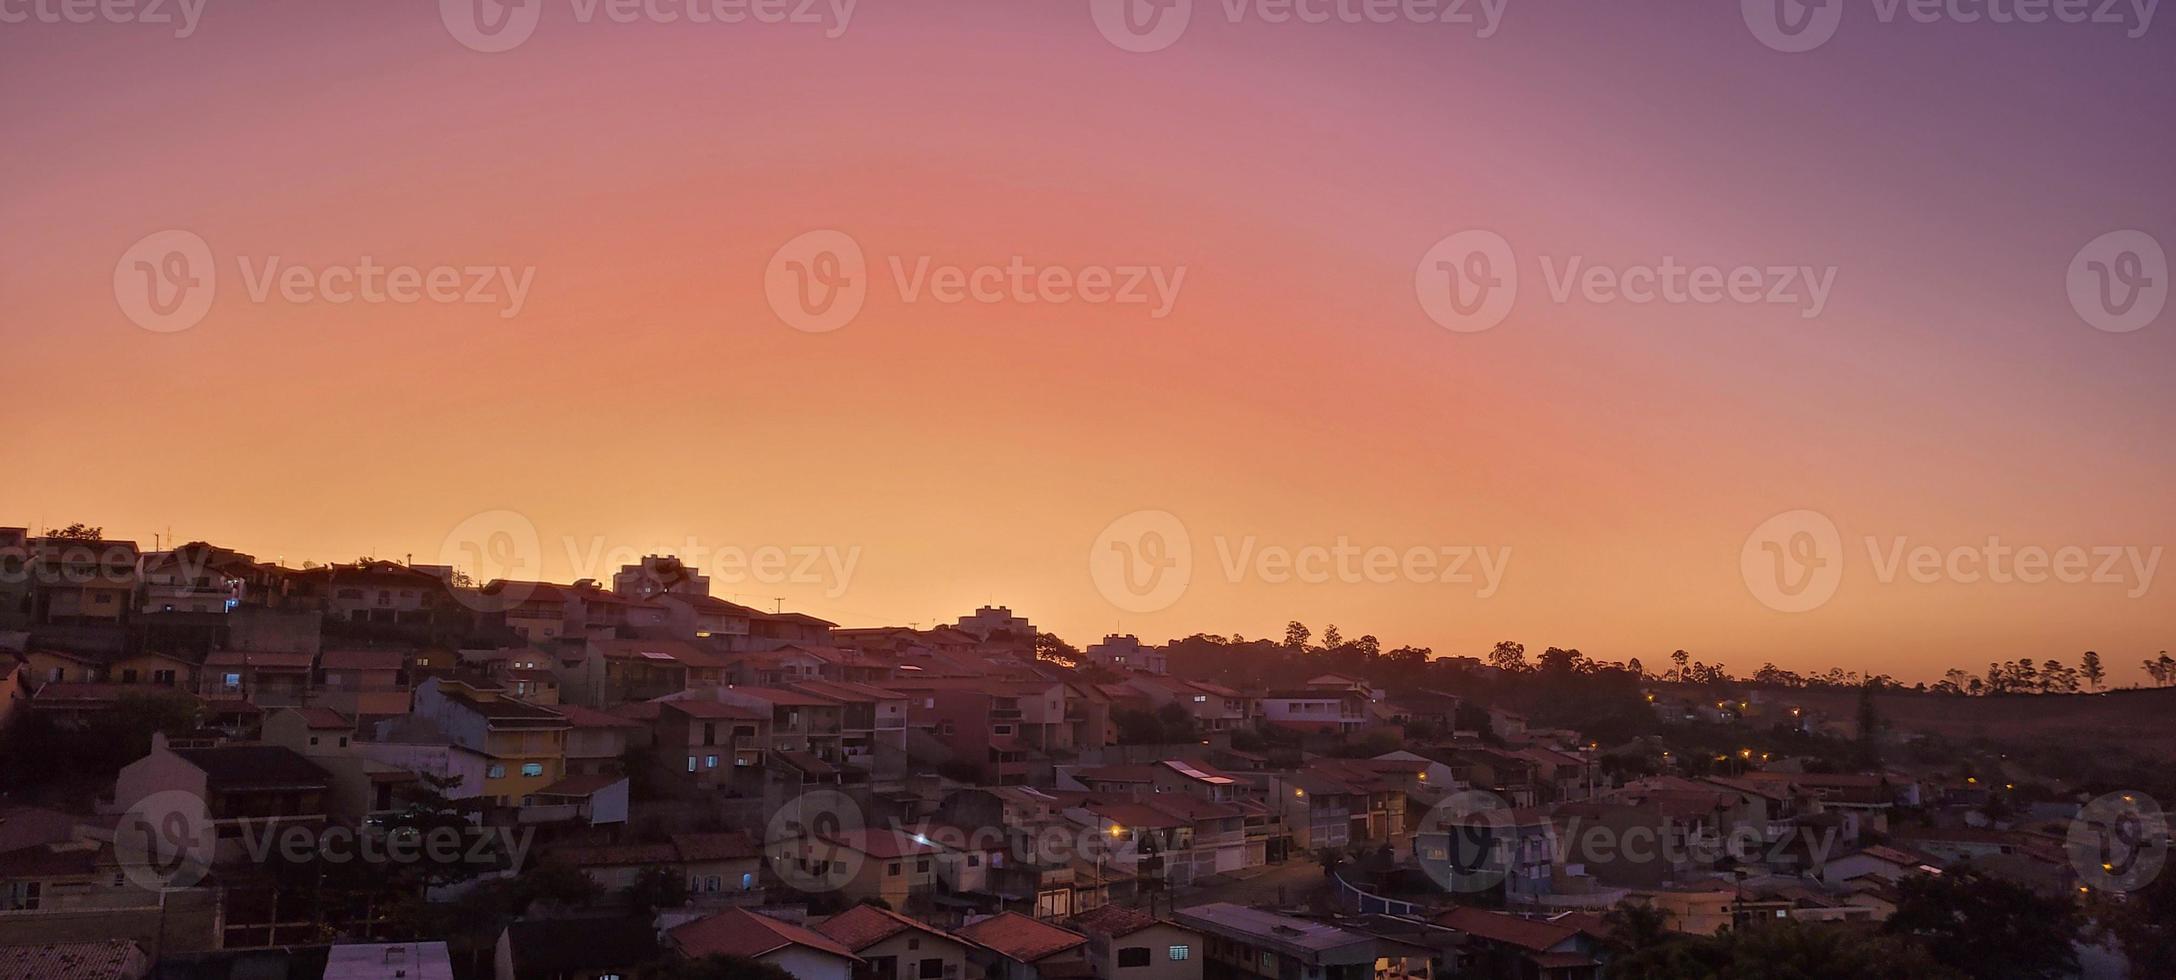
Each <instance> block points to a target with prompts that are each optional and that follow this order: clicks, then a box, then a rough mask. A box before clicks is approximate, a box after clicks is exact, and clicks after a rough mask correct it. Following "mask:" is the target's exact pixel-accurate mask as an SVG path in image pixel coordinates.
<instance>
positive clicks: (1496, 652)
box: [1488, 640, 1526, 673]
mask: <svg viewBox="0 0 2176 980" xmlns="http://www.w3.org/2000/svg"><path fill="white" fill-rule="evenodd" d="M1488 665H1489V666H1491V667H1494V668H1496V669H1497V670H1501V671H1506V672H1509V673H1517V672H1520V671H1523V670H1525V669H1526V644H1524V643H1514V642H1512V641H1510V640H1505V641H1503V642H1501V643H1498V644H1496V647H1495V649H1492V650H1490V651H1489V652H1488Z"/></svg>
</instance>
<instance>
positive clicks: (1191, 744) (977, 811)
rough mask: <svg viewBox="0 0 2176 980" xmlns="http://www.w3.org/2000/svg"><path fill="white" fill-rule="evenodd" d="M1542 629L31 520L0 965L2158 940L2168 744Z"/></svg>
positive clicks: (4, 648)
mask: <svg viewBox="0 0 2176 980" xmlns="http://www.w3.org/2000/svg"><path fill="white" fill-rule="evenodd" d="M1513 646H1515V645H1507V646H1505V647H1499V649H1498V650H1497V651H1494V652H1493V653H1492V654H1491V655H1490V656H1489V657H1488V658H1487V659H1486V660H1483V659H1482V658H1477V657H1449V656H1435V655H1434V654H1433V652H1432V651H1424V650H1417V649H1413V648H1400V649H1397V650H1390V651H1384V650H1382V649H1381V648H1380V645H1379V644H1377V643H1376V641H1375V640H1374V638H1373V637H1361V638H1359V639H1357V640H1349V641H1348V640H1346V639H1344V638H1343V637H1341V636H1337V635H1336V631H1335V628H1334V627H1333V628H1331V629H1329V630H1326V631H1325V632H1324V635H1323V636H1322V637H1321V638H1320V640H1319V641H1317V639H1316V638H1315V637H1314V636H1313V634H1312V631H1310V630H1307V629H1306V628H1305V627H1301V626H1300V625H1299V624H1297V623H1295V624H1293V629H1292V631H1290V632H1288V634H1287V636H1286V637H1285V638H1284V639H1283V640H1282V641H1281V642H1277V641H1269V640H1255V641H1247V640H1245V639H1243V638H1239V637H1210V636H1197V637H1192V638H1187V639H1184V640H1176V641H1172V642H1170V643H1165V644H1155V643H1149V642H1144V641H1142V640H1140V639H1138V638H1136V637H1134V636H1128V635H1109V636H1104V637H1102V638H1101V639H1100V640H1097V641H1096V642H1093V643H1088V644H1085V645H1082V646H1079V647H1075V646H1074V645H1072V644H1069V643H1067V642H1066V641H1064V640H1063V639H1060V638H1058V637H1056V636H1053V635H1051V634H1050V633H1048V632H1045V631H1041V630H1038V628H1037V627H1036V626H1035V625H1034V624H1033V623H1032V622H1031V621H1030V620H1029V618H1028V617H1026V616H1024V615H1021V614H1020V613H1018V612H1016V611H1014V610H1012V609H1009V608H1006V607H1004V606H997V605H992V606H984V607H982V608H978V609H975V610H973V611H971V612H967V613H965V614H963V615H959V616H958V617H957V618H956V621H954V622H952V623H950V624H946V625H938V626H934V627H921V626H916V625H881V624H876V625H872V624H861V625H853V626H847V625H841V624H839V623H834V622H830V621H827V620H825V619H823V618H820V617H817V616H814V615H809V614H805V613H800V612H794V611H790V610H785V609H783V608H774V609H772V610H769V611H766V610H763V609H759V608H753V607H751V606H747V605H742V604H739V603H736V602H731V601H727V600H726V599H725V598H721V597H720V596H718V595H714V594H713V593H712V589H711V583H710V581H709V580H708V579H707V578H706V577H705V576H704V575H702V574H701V573H700V572H699V571H697V570H696V569H693V568H690V567H688V566H687V565H684V564H683V563H682V562H681V561H679V560H677V559H675V558H673V557H669V556H650V557H646V558H643V559H642V560H641V561H640V562H639V563H636V564H630V565H627V566H626V567H624V568H620V569H618V570H617V571H616V572H615V573H614V574H612V576H611V580H610V581H609V582H602V581H589V580H585V581H577V582H570V583H555V582H531V581H503V580H500V581H488V582H474V581H470V580H469V579H468V577H467V576H465V575H463V574H461V573H460V572H458V571H456V570H455V569H452V568H449V567H444V566H431V565H421V564H414V563H412V562H409V561H392V560H367V559H366V560H359V561H355V562H349V563H334V564H310V565H306V566H304V567H301V568H288V567H283V566H281V565H280V564H278V563H274V562H265V561H261V560H259V559H258V558H256V557H254V556H252V555H248V554H242V553H238V552H236V551H233V550H229V549H225V548H221V547H217V546H214V545H211V544H207V543H202V542H196V543H189V544H184V545H180V546H178V547H174V548H172V549H171V550H159V549H156V548H153V549H144V548H141V547H140V546H139V544H138V543H137V542H132V541H125V540H109V539H107V538H105V537H104V536H103V535H102V533H101V532H100V531H99V530H98V529H96V528H86V527H83V526H80V525H78V526H75V527H72V528H69V529H68V530H66V531H65V532H60V533H44V534H38V535H33V534H31V533H30V531H29V530H28V529H25V528H0V789H4V791H5V792H4V795H0V978H8V980H14V978H46V977H68V978H84V980H140V978H146V977H159V978H189V980H196V978H207V980H209V978H222V980H223V978H242V977H250V978H310V980H315V978H319V977H323V978H327V980H335V978H337V980H362V978H371V980H376V978H385V980H392V978H396V977H403V978H416V980H451V978H456V977H459V978H463V980H469V978H493V980H532V978H535V980H546V978H570V977H571V978H590V980H598V978H615V980H633V978H690V977H768V978H774V980H775V978H780V977H790V978H793V980H1034V978H1051V980H1060V978H1065V980H1075V978H1081V980H1085V978H1094V980H1205V978H1206V980H1246V978H1260V980H1453V978H1469V977H1470V978H1507V980H1514V978H1515V980H1540V978H1547V980H1599V978H1608V977H1652V976H1673V975H1692V974H1690V973H1687V972H1683V969H1681V968H1679V967H1675V966H1672V964H1673V963H1680V962H1692V961H1693V960H1700V961H1702V962H1706V963H1709V964H1711V965H1712V964H1715V963H1728V962H1730V961H1731V960H1730V958H1731V957H1734V956H1745V957H1759V958H1765V959H1776V958H1779V957H1783V956H1786V955H1793V956H1796V955H1815V953H1818V955H1820V956H1827V957H1833V958H1834V959H1831V960H1823V961H1822V962H1845V963H1859V964H1863V965H1864V972H1860V973H1857V974H1856V975H1863V976H1915V977H1916V976H1947V975H1960V976H2012V975H2015V976H2076V975H2092V976H2122V975H2125V973H2124V972H2123V971H2124V970H2125V961H2126V959H2127V958H2128V959H2129V960H2131V961H2132V963H2133V964H2134V965H2133V967H2132V969H2133V972H2131V973H2130V974H2129V975H2133V976H2154V975H2164V976H2165V975H2167V974H2165V973H2155V972H2153V970H2154V969H2155V967H2154V966H2152V965H2151V964H2153V963H2156V962H2162V961H2155V960H2151V959H2150V958H2149V957H2151V956H2154V955H2161V956H2166V955H2168V950H2169V945H2168V943H2169V941H2170V940H2169V937H2168V936H2167V934H2166V930H2167V929H2168V922H2167V920H2166V919H2165V918H2162V917H2161V915H2160V914H2159V912H2160V910H2165V909H2166V908H2167V906H2166V905H2165V904H2159V905H2156V904H2154V903H2166V902H2167V901H2168V897H2167V885H2166V883H2165V881H2162V880H2161V878H2160V876H2159V874H2158V872H2159V870H2160V864H2161V859H2162V857H2163V856H2165V854H2166V851H2167V844H2168V830H2167V826H2166V824H2165V822H2164V821H2162V820H2160V816H2159V811H2158V810H2157V809H2155V808H2154V803H2153V800H2152V799H2151V795H2152V794H2151V791H2154V790H2156V789H2159V787H2158V786H2153V785H2145V784H2143V783H2125V782H2120V780H2123V779H2126V778H2129V776H2130V775H2131V774H2129V773H2124V772H2120V771H2114V772H2090V771H2088V768H2087V766H2088V763H2086V762H2082V761H2078V760H2075V759H2061V758H2058V759H2056V760H2053V761H2050V760H2048V759H2046V758H2041V757H2028V756H2027V755H2026V754H2024V753H2022V752H2021V753H2019V754H2018V755H2017V756H2016V757H2015V758H2013V757H2012V755H2011V754H2010V753H2008V752H2007V751H1998V750H1995V749H1992V748H1989V745H1991V744H1992V743H1984V744H1982V743H1974V742H1972V741H1970V740H1966V739H1961V738H1945V737H1943V736H1939V735H1928V734H1924V733H1919V732H1911V731H1905V730H1903V729H1902V727H1901V726H1899V725H1895V724H1891V723H1888V722H1885V721H1884V711H1885V710H1892V709H1885V708H1884V707H1883V705H1884V704H1885V703H1887V702H1885V701H1882V700H1879V699H1877V698H1876V696H1875V695H1876V694H1877V693H1879V689H1880V688H1881V686H1882V685H1881V683H1880V682H1879V681H1877V680H1875V679H1866V678H1857V679H1855V680H1856V681H1857V683H1855V684H1828V685H1823V684H1819V683H1802V684H1799V685H1796V686H1794V685H1791V684H1777V683H1765V682H1763V683H1755V682H1752V681H1749V680H1738V679H1733V678H1730V677H1729V676H1728V675H1727V674H1722V673H1721V672H1720V671H1719V670H1714V669H1712V668H1708V667H1707V665H1705V664H1700V665H1698V667H1699V668H1700V670H1695V669H1694V665H1693V664H1691V663H1689V662H1680V663H1679V664H1677V666H1676V667H1674V668H1672V669H1669V670H1666V671H1664V672H1661V673H1651V672H1649V671H1647V670H1646V669H1644V668H1642V667H1640V666H1639V665H1638V664H1637V662H1636V661H1635V662H1634V663H1633V664H1631V665H1629V666H1627V665H1618V664H1596V663H1594V662H1592V661H1590V660H1586V659H1584V658H1582V657H1581V656H1580V655H1579V654H1578V653H1577V651H1564V650H1557V649H1555V648H1552V649H1550V650H1549V651H1548V653H1546V654H1543V655H1542V656H1541V657H1540V658H1538V661H1537V662H1535V663H1533V664H1528V663H1526V662H1525V658H1524V651H1523V648H1518V649H1512V647H1513ZM1681 659H1682V658H1681ZM2097 682H2098V681H2097V679H2096V683H2097ZM1922 687H1923V686H1922ZM1905 693H1906V694H1909V695H1912V696H1923V697H1934V696H1935V695H1931V694H1924V692H1923V691H1921V692H1905ZM2160 693H2161V692H2158V691H2152V690H2141V691H2135V692H2134V691H2126V692H2117V693H2115V694H2110V695H2107V696H2105V697H2104V698H2102V700H2104V701H2111V702H2112V701H2114V700H2117V699H2119V698H2122V697H2149V696H2157V695H2158V694H2160ZM2091 696H2092V695H2078V696H2077V697H2081V698H2082V697H2091ZM1984 700H1985V699H1968V698H1965V697H1964V696H1962V695H1956V696H1955V700H1954V702H1953V703H1955V704H1959V705H1962V704H1965V703H1966V702H1968V701H1971V702H1980V701H1984ZM1988 703H1993V702H1988ZM2051 703H2053V702H2051ZM2058 755H2060V753H2058ZM2112 759H2114V757H2113V756H2110V757H2108V758H2105V759H2103V760H2102V764H2104V765H2114V764H2115V763H2114V762H2113V761H2110V760H2112ZM2151 771H2152V766H2151V764H2147V765H2146V766H2145V767H2144V768H2142V769H2140V770H2139V772H2140V773H2142V775H2139V776H2138V777H2137V778H2139V779H2147V778H2151V776H2150V773H2151ZM2161 773H2162V777H2163V778H2165V775H2166V769H2165V763H2164V764H2163V768H2162V769H2161ZM2161 791H2162V792H2166V790H2161ZM2111 841H2114V842H2116V844H2117V845H2120V846H2115V847H2111V843H2110V842H2111ZM2156 944H2158V945H2156ZM1808 950H1811V951H1815V952H1812V953H1809V952H1806V951H1808ZM1983 967H1984V969H1983ZM1684 969H1689V968H1684ZM2006 970H2008V971H2017V972H2002V971H2006ZM1945 971H1946V972H1945ZM1988 971H1994V972H1988ZM1723 975H1731V974H1729V973H1728V972H1727V970H1726V971H1725V972H1724V974H1723Z"/></svg>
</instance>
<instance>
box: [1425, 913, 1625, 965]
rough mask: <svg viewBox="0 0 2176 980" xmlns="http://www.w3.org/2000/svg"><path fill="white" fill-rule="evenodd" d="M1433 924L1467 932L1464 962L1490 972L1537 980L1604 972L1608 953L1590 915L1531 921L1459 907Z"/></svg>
mask: <svg viewBox="0 0 2176 980" xmlns="http://www.w3.org/2000/svg"><path fill="white" fill-rule="evenodd" d="M1434 922H1435V923H1436V924H1437V925H1440V926H1444V927H1445V928H1449V929H1452V930H1455V931H1456V932H1458V933H1460V934H1461V935H1463V936H1464V937H1465V938H1466V947H1465V960H1466V962H1467V963H1468V964H1470V965H1471V966H1472V968H1474V969H1476V970H1478V971H1480V972H1483V973H1486V974H1489V975H1513V974H1515V975H1518V976H1524V977H1532V978H1535V980H1593V978H1595V977H1598V976H1600V975H1601V969H1602V963H1603V959H1604V957H1605V955H1606V954H1605V952H1604V950H1603V948H1602V942H1601V941H1602V937H1601V935H1600V934H1599V933H1598V932H1596V931H1594V930H1593V929H1592V926H1591V920H1590V919H1588V918H1586V917H1581V916H1576V915H1573V914H1567V915H1566V916H1564V917H1562V918H1561V919H1558V920H1544V919H1530V918H1523V917H1520V916H1516V915H1508V914H1506V913H1503V912H1492V911H1489V910H1488V909H1482V908H1473V907H1459V908H1455V909H1452V910H1450V911H1448V912H1445V913H1443V914H1441V915H1438V916H1436V917H1435V919H1434ZM1507 971H1508V972H1507Z"/></svg>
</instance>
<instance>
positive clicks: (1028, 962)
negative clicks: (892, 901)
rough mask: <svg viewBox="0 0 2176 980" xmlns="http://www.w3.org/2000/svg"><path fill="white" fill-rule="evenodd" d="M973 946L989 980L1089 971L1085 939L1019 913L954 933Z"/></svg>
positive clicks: (972, 924)
mask: <svg viewBox="0 0 2176 980" xmlns="http://www.w3.org/2000/svg"><path fill="white" fill-rule="evenodd" d="M954 934H955V935H957V936H959V937H960V938H961V939H965V940H967V941H968V942H971V943H973V944H975V952H974V961H975V963H976V964H978V965H979V966H981V967H982V970H983V975H984V976H985V977H987V978H988V980H1041V978H1045V977H1054V976H1070V977H1078V976H1082V975H1083V974H1085V973H1087V972H1088V964H1087V949H1088V937H1087V936H1084V935H1081V934H1080V933H1077V932H1074V931H1072V930H1070V929H1062V928H1059V927H1058V926H1054V925H1051V924H1050V923H1048V922H1044V921H1042V920H1040V919H1031V918H1029V917H1027V916H1025V915H1021V914H1020V913H1018V912H1000V913H998V914H996V915H993V916H990V917H988V918H984V919H977V920H975V921H973V922H970V923H968V924H966V925H964V926H961V927H960V928H959V929H957V930H955V931H954Z"/></svg>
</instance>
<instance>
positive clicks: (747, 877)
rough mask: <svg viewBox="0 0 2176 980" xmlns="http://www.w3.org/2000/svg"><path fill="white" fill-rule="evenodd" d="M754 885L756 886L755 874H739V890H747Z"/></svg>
mask: <svg viewBox="0 0 2176 980" xmlns="http://www.w3.org/2000/svg"><path fill="white" fill-rule="evenodd" d="M755 887H756V876H755V875H752V874H744V875H741V876H740V890H741V891H749V890H752V889H754V888H755Z"/></svg>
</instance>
